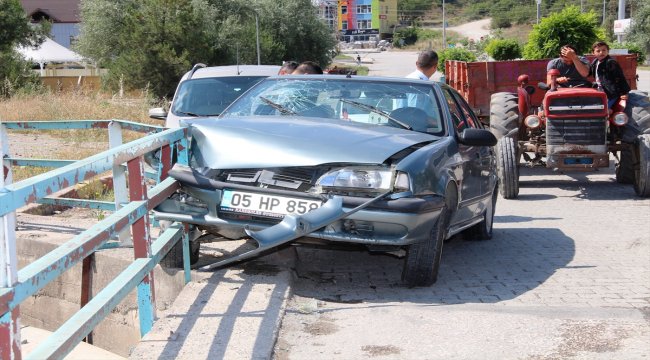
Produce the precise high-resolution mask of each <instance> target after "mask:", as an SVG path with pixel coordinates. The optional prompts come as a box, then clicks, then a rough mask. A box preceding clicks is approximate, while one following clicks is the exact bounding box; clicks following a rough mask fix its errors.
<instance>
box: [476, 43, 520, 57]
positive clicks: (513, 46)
mask: <svg viewBox="0 0 650 360" xmlns="http://www.w3.org/2000/svg"><path fill="white" fill-rule="evenodd" d="M485 51H486V52H487V53H488V55H490V56H491V57H492V58H493V59H494V60H513V59H517V58H520V57H521V46H519V43H517V41H516V40H512V39H494V40H492V41H490V43H489V44H488V45H487V46H486V47H485Z"/></svg>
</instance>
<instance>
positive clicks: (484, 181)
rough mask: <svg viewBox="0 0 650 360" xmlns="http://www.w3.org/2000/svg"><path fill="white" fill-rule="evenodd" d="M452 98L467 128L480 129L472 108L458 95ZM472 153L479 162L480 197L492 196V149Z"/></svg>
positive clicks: (480, 149)
mask: <svg viewBox="0 0 650 360" xmlns="http://www.w3.org/2000/svg"><path fill="white" fill-rule="evenodd" d="M452 92H453V96H454V99H455V100H456V102H457V103H458V105H459V106H460V108H461V110H462V111H463V114H464V115H465V118H466V120H467V121H468V126H469V127H473V128H477V129H482V128H483V125H482V124H481V122H480V121H479V119H478V117H477V116H476V114H474V112H473V111H472V108H471V107H470V106H469V104H468V103H467V102H466V101H465V99H463V97H462V96H461V95H460V94H459V93H458V92H455V91H453V90H452ZM473 151H476V155H475V156H478V159H479V161H478V162H477V163H476V166H477V167H478V177H479V178H478V182H479V183H480V184H481V190H480V197H481V198H485V197H489V196H491V195H492V190H493V189H494V184H495V181H496V178H495V175H494V174H496V162H495V157H494V148H493V147H491V146H479V147H475V148H473Z"/></svg>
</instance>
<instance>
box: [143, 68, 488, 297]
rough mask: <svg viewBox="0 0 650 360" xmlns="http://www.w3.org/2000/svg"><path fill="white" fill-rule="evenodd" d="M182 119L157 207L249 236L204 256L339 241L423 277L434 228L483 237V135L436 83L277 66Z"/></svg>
mask: <svg viewBox="0 0 650 360" xmlns="http://www.w3.org/2000/svg"><path fill="white" fill-rule="evenodd" d="M188 126H189V131H190V134H191V142H190V164H189V166H187V165H182V164H176V165H174V167H173V168H172V170H171V172H170V176H172V177H174V178H175V179H176V180H178V181H179V183H180V184H181V186H180V190H178V192H177V193H176V194H174V195H173V196H172V197H170V198H169V199H167V200H166V201H165V202H163V203H162V204H161V205H160V206H158V207H157V208H156V209H155V216H156V218H157V219H162V220H169V221H181V222H185V223H190V224H194V225H197V226H198V227H199V228H200V229H203V230H206V231H209V232H212V233H217V234H220V235H222V236H225V237H228V238H239V237H242V236H245V235H248V236H250V237H252V238H253V239H254V240H255V241H257V243H258V245H259V247H258V248H257V249H255V250H252V251H250V252H248V253H245V254H242V255H239V256H234V257H232V258H230V259H227V260H223V261H221V262H218V263H216V264H213V265H212V266H208V268H211V267H216V266H223V265H225V264H228V263H232V262H235V261H240V260H243V259H246V258H249V257H252V256H255V255H257V254H259V253H260V252H262V251H265V250H268V249H270V248H273V247H276V246H279V245H282V244H285V243H288V242H291V241H300V242H311V243H313V242H322V243H325V244H331V243H336V242H344V243H355V244H363V245H365V246H367V248H368V249H369V250H371V251H383V252H395V251H398V252H399V250H401V249H405V250H406V252H405V262H404V268H403V280H404V282H405V283H406V284H408V285H409V286H425V285H430V284H432V283H434V282H435V281H436V279H437V275H438V268H439V266H440V259H441V254H442V246H443V242H444V240H445V239H447V238H449V237H451V236H452V235H454V234H457V233H459V232H461V231H466V232H467V233H468V234H469V235H471V236H472V237H474V238H476V239H489V238H491V237H492V220H493V216H494V209H495V204H496V200H497V192H498V190H497V174H496V157H495V154H494V150H493V146H494V145H495V144H496V138H495V137H494V135H492V133H490V132H489V131H488V130H486V129H484V128H483V125H482V124H481V123H479V121H478V119H477V117H476V116H475V115H474V113H473V112H472V110H471V109H470V107H469V106H468V104H467V103H466V102H465V100H464V99H463V98H462V97H461V96H460V95H459V94H458V93H457V92H456V91H455V90H453V89H452V88H450V87H448V86H447V85H444V84H440V83H434V82H430V81H422V80H413V79H403V78H379V77H356V76H343V75H300V76H281V77H280V76H276V77H271V78H267V79H265V80H262V81H261V82H260V83H258V84H257V85H255V86H254V87H253V88H251V89H250V90H249V91H248V92H247V93H246V94H244V95H243V96H242V97H240V98H239V99H237V100H236V101H235V102H234V103H233V104H232V105H231V106H230V107H228V108H227V109H226V110H225V111H224V112H223V113H222V114H221V115H220V116H219V118H209V119H202V120H196V121H191V122H189V123H188ZM195 249H196V247H195ZM197 251H198V250H197Z"/></svg>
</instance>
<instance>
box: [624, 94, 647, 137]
mask: <svg viewBox="0 0 650 360" xmlns="http://www.w3.org/2000/svg"><path fill="white" fill-rule="evenodd" d="M625 111H626V113H627V116H628V117H629V122H628V123H627V125H625V133H624V134H623V141H624V142H627V143H634V142H635V141H636V138H637V136H639V135H642V134H650V99H649V98H648V93H646V92H642V91H638V90H633V91H630V93H629V94H628V99H627V106H626V107H625Z"/></svg>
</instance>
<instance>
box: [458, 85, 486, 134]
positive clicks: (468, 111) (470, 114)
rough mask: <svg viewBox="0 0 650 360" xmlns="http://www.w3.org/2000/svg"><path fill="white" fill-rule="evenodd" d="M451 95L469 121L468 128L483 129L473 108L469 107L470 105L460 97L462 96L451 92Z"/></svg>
mask: <svg viewBox="0 0 650 360" xmlns="http://www.w3.org/2000/svg"><path fill="white" fill-rule="evenodd" d="M451 94H452V95H453V97H454V100H456V103H457V104H458V106H459V107H460V110H461V111H462V112H463V114H464V115H465V119H466V120H467V121H468V126H469V127H473V128H477V129H482V128H483V125H482V124H481V122H480V121H479V120H478V118H477V117H476V114H474V111H472V108H471V107H470V106H469V104H467V102H466V101H465V99H463V97H462V96H460V94H459V93H458V92H457V91H454V90H451Z"/></svg>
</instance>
